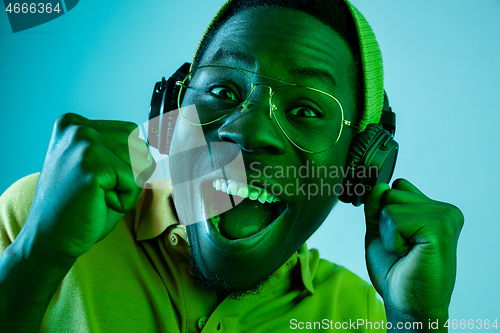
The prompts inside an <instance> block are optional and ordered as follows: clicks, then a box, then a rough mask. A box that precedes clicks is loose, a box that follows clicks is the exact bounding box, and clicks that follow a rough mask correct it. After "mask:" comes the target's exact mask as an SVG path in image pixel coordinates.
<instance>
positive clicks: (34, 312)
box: [0, 230, 74, 332]
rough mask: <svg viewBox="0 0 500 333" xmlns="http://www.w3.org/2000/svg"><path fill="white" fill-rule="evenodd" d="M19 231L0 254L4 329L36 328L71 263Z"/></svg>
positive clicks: (0, 307)
mask: <svg viewBox="0 0 500 333" xmlns="http://www.w3.org/2000/svg"><path fill="white" fill-rule="evenodd" d="M23 231H25V230H23ZM23 231H21V233H20V234H19V236H18V238H17V239H16V240H15V241H14V243H13V244H11V245H10V246H9V247H8V248H7V249H6V250H5V251H4V252H3V253H2V255H1V256H0V322H1V323H2V329H5V331H6V332H38V331H39V329H40V324H41V322H42V319H43V316H44V314H45V311H46V309H47V307H48V305H49V303H50V300H51V299H52V296H53V295H54V293H55V291H56V290H57V288H58V286H59V285H60V283H61V281H62V280H63V278H64V277H65V276H66V274H67V273H68V271H69V270H70V268H71V266H72V264H73V263H74V260H71V259H69V258H68V259H64V260H61V258H55V256H53V255H49V254H48V253H44V251H43V248H44V246H43V245H42V244H40V242H38V241H37V240H36V239H35V237H32V235H29V234H28V232H23Z"/></svg>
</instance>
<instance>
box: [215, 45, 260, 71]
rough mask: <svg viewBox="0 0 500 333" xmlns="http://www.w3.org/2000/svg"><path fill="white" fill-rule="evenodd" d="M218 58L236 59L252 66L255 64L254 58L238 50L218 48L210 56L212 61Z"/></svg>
mask: <svg viewBox="0 0 500 333" xmlns="http://www.w3.org/2000/svg"><path fill="white" fill-rule="evenodd" d="M219 60H236V61H240V62H244V63H245V64H247V65H249V66H250V67H253V66H254V65H255V64H256V59H255V58H254V57H253V56H251V55H248V54H246V53H244V52H241V51H238V50H228V49H222V48H221V49H218V50H217V52H215V54H214V56H213V57H212V61H219Z"/></svg>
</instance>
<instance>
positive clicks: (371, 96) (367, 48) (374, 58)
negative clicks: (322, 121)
mask: <svg viewBox="0 0 500 333" xmlns="http://www.w3.org/2000/svg"><path fill="white" fill-rule="evenodd" d="M343 1H344V2H345V4H346V5H347V7H348V8H349V11H350V12H351V15H352V17H353V19H354V22H355V25H356V28H357V30H358V41H359V49H360V51H361V59H360V60H361V64H362V70H363V78H364V84H363V87H364V91H363V95H364V99H365V101H364V102H365V103H364V106H365V110H364V112H363V114H362V115H361V118H360V121H359V124H358V125H357V127H358V131H359V132H362V131H363V130H364V129H365V128H366V126H367V125H368V124H371V123H378V122H379V121H380V116H381V113H382V105H383V102H384V70H383V66H382V53H381V52H380V47H379V45H378V43H377V40H376V38H375V34H374V33H373V30H372V28H371V27H370V25H369V24H368V22H367V21H366V19H365V18H364V16H363V15H362V14H361V13H360V12H359V10H358V9H357V8H356V7H354V6H353V5H352V4H351V3H350V2H349V1H348V0H343ZM232 3H233V0H228V1H227V2H226V3H225V4H224V5H222V7H221V8H220V9H219V11H218V12H217V14H216V15H215V16H214V18H213V19H212V21H211V22H210V24H209V25H208V27H207V29H206V30H205V33H204V34H203V37H202V38H201V40H200V43H199V44H198V48H197V49H196V52H195V55H194V58H193V63H194V59H196V58H197V55H198V52H199V51H200V47H201V45H202V43H203V41H204V40H205V38H206V36H207V34H208V33H209V31H210V30H211V29H212V27H213V26H214V25H215V24H216V23H217V22H218V21H219V19H220V18H221V17H223V16H224V14H225V12H226V11H227V10H228V9H229V8H230V7H231V4H232Z"/></svg>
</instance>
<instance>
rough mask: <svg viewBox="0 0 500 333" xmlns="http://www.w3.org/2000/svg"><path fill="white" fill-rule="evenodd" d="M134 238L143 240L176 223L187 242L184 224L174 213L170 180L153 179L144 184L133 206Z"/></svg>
mask: <svg viewBox="0 0 500 333" xmlns="http://www.w3.org/2000/svg"><path fill="white" fill-rule="evenodd" d="M135 208H136V209H135V220H134V221H135V222H134V229H135V239H136V240H137V241H143V240H147V239H152V238H156V237H158V236H160V235H161V234H162V233H163V232H164V231H165V230H166V229H167V228H168V227H170V226H172V225H178V229H183V230H184V232H182V231H180V232H178V233H179V234H180V235H181V236H182V237H183V238H184V239H185V240H186V242H187V235H186V232H185V226H183V225H179V220H178V218H177V216H176V214H175V207H174V200H173V198H172V184H171V182H170V180H165V179H155V180H153V181H151V182H150V183H146V184H144V190H143V191H142V193H141V195H140V197H139V200H137V204H136V206H135Z"/></svg>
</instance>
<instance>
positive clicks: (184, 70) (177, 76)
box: [148, 62, 191, 155]
mask: <svg viewBox="0 0 500 333" xmlns="http://www.w3.org/2000/svg"><path fill="white" fill-rule="evenodd" d="M190 66H191V65H190V64H189V63H187V62H186V63H184V64H183V65H182V66H181V67H180V68H179V69H178V70H177V71H176V72H175V73H174V74H173V75H172V76H171V77H170V78H169V79H168V80H165V78H163V79H162V81H161V82H157V83H156V85H155V88H154V91H153V96H152V97H151V106H150V108H149V110H150V111H149V122H148V144H149V145H150V146H153V147H155V148H158V150H159V152H160V153H161V154H167V155H169V154H170V145H171V142H172V137H173V133H174V129H175V123H176V121H177V117H178V116H179V110H178V103H177V102H178V96H179V90H180V86H178V85H177V81H182V80H183V79H184V78H185V77H186V75H187V74H188V72H189V68H190Z"/></svg>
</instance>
